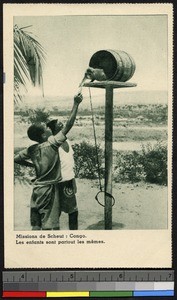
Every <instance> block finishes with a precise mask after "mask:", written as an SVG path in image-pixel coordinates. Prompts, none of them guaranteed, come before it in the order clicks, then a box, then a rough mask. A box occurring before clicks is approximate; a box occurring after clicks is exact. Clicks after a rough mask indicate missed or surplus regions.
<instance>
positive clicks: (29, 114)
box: [23, 107, 50, 124]
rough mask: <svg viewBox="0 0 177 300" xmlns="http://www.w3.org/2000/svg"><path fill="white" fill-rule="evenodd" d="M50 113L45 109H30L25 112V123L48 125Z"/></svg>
mask: <svg viewBox="0 0 177 300" xmlns="http://www.w3.org/2000/svg"><path fill="white" fill-rule="evenodd" d="M49 116H50V113H49V112H48V111H46V109H45V108H39V107H38V108H36V109H32V108H29V109H27V110H26V112H24V116H23V121H26V120H27V121H28V123H32V124H33V123H46V122H47V121H48V119H49Z"/></svg>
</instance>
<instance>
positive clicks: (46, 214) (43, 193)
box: [14, 94, 83, 230]
mask: <svg viewBox="0 0 177 300" xmlns="http://www.w3.org/2000/svg"><path fill="white" fill-rule="evenodd" d="M82 99H83V97H82V95H81V94H78V95H77V96H75V97H74V104H73V108H72V110H71V114H70V117H69V118H68V121H67V122H66V125H65V126H64V127H63V128H62V130H61V131H60V132H59V133H58V134H56V135H55V136H53V135H52V132H51V130H50V129H49V128H47V127H46V126H43V125H41V124H33V125H31V126H30V127H29V128H28V132H27V134H28V137H29V138H30V139H31V140H33V141H35V142H37V144H34V145H32V146H30V147H29V148H27V149H25V150H22V151H20V152H19V153H18V154H17V155H16V156H15V158H14V161H15V163H18V164H21V165H24V166H34V168H35V171H36V179H35V180H34V188H33V192H32V196H31V217H30V219H31V226H32V230H40V229H43V230H51V229H53V230H55V229H59V212H60V209H59V191H58V187H57V183H58V182H59V181H61V179H62V177H61V165H60V160H59V155H58V148H59V147H60V146H61V144H62V143H63V142H64V141H65V140H66V139H67V138H66V134H67V133H68V132H69V131H70V129H71V128H72V126H73V125H74V122H75V119H76V115H77V111H78V106H79V104H80V102H82ZM29 159H30V160H31V161H32V163H31V162H28V160H29Z"/></svg>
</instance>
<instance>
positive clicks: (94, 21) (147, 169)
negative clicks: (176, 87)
mask: <svg viewBox="0 0 177 300" xmlns="http://www.w3.org/2000/svg"><path fill="white" fill-rule="evenodd" d="M104 24H106V27H104V30H103V26H104ZM13 30H14V125H15V128H14V130H15V131H14V151H15V165H14V192H15V199H14V200H15V224H14V226H15V230H30V229H32V230H35V229H36V230H40V229H43V230H44V229H51V230H52V229H61V230H62V229H63V230H66V229H71V230H72V229H74V230H75V229H78V228H79V229H84V230H89V229H95V230H97V229H107V228H108V229H117V230H124V229H125V230H126V229H166V228H167V226H168V213H167V212H168V184H167V183H168V180H167V177H168V176H167V157H168V151H167V150H168V86H167V79H168V78H167V69H168V60H167V55H168V52H167V43H168V32H167V16H165V15H163V16H161V15H160V16H158V15H155V16H153V15H148V16H142V15H138V16H54V17H52V16H50V17H48V16H47V17H45V16H42V17H40V16H39V17H36V16H35V17H26V16H25V17H21V16H20V17H14V28H13ZM82 78H83V80H82ZM97 82H98V85H97V84H96V83H97ZM102 82H103V86H102V85H99V84H101V83H102ZM119 82H121V85H120V86H119V85H118V83H119ZM89 83H91V85H90V84H89ZM92 83H93V85H92ZM104 83H105V85H104ZM128 83H134V84H132V86H131V84H130V86H129V85H128ZM30 84H31V85H30ZM84 84H86V87H85V86H84ZM109 87H110V89H111V90H112V91H113V95H112V99H111V98H110V97H111V95H108V96H107V97H108V102H109V104H110V103H111V101H112V107H113V109H112V110H113V113H111V108H109V107H108V108H107V111H106V109H105V95H106V91H107V88H109ZM96 88H97V89H96ZM24 90H25V91H24ZM95 90H97V91H95ZM169 104H170V103H169ZM72 109H74V112H71V110H72ZM76 110H77V111H76ZM71 118H73V120H72V121H71ZM106 119H107V120H106ZM111 123H112V124H111ZM106 124H107V127H108V129H107V130H108V132H107V135H108V136H107V141H105V139H106V137H105V130H106V129H105V127H106ZM111 126H112V128H110V127H111ZM111 132H112V133H111ZM61 133H63V135H62V136H61ZM57 134H58V137H57V139H55V140H54V138H53V136H55V135H57ZM111 134H112V137H111V136H110V135H111ZM48 139H49V140H48ZM106 142H107V143H106ZM110 144H111V145H110ZM105 146H107V147H109V148H110V147H111V148H112V151H111V152H110V149H109V153H107V156H108V158H107V159H109V160H110V161H109V162H108V164H107V165H106V166H105V155H106V154H105ZM56 150H57V151H56ZM52 152H53V153H52ZM110 156H112V159H111V157H110ZM110 169H111V170H112V171H111V172H112V174H111V176H110V178H109V182H108V186H106V188H107V190H106V189H105V179H106V178H105V176H106V173H109V172H110ZM110 185H111V186H112V189H111V192H110ZM76 190H77V191H76ZM108 190H109V191H108ZM99 191H102V193H100V194H99V195H98V197H97V201H96V199H95V196H96V195H97V193H98V192H99ZM105 192H108V193H109V194H110V196H109V195H108V197H107V198H108V199H107V201H106V202H105V198H106V197H105V195H104V194H105ZM106 206H107V207H106ZM106 210H108V212H107V211H106ZM109 210H111V212H109ZM105 211H106V213H105ZM110 214H111V216H110ZM106 217H107V218H108V220H107V223H108V224H107V228H105V222H106V220H105V218H106ZM109 223H111V224H109Z"/></svg>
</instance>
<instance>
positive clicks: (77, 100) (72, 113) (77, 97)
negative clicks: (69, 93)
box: [62, 94, 83, 135]
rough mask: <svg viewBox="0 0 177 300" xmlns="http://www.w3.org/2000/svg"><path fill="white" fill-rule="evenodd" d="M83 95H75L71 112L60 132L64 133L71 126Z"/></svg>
mask: <svg viewBox="0 0 177 300" xmlns="http://www.w3.org/2000/svg"><path fill="white" fill-rule="evenodd" d="M82 99H83V96H82V94H78V95H77V96H75V97H74V104H73V107H72V110H71V114H70V116H69V118H68V120H67V122H66V125H65V126H64V127H63V129H62V133H63V134H64V135H66V134H67V133H68V132H69V131H70V129H71V128H72V127H73V125H74V122H75V120H76V115H77V111H78V107H79V104H80V103H81V102H82Z"/></svg>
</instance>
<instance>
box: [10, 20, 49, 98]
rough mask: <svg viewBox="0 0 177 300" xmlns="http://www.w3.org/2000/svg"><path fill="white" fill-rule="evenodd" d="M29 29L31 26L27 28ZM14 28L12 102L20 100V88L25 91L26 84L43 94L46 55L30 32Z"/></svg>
mask: <svg viewBox="0 0 177 300" xmlns="http://www.w3.org/2000/svg"><path fill="white" fill-rule="evenodd" d="M27 27H31V26H27ZM27 27H23V28H18V26H17V25H15V26H14V100H15V103H18V102H19V101H21V100H22V94H21V88H22V87H23V88H24V89H25V90H26V85H27V82H29V81H30V82H31V83H32V84H33V85H34V86H36V85H38V86H40V87H41V88H42V92H43V77H42V74H43V66H44V63H45V60H46V59H45V57H46V53H45V50H44V48H43V47H42V46H41V44H40V43H39V42H38V41H37V40H36V39H35V38H34V37H33V36H32V34H31V33H30V32H27V31H25V30H24V29H25V28H27Z"/></svg>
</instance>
